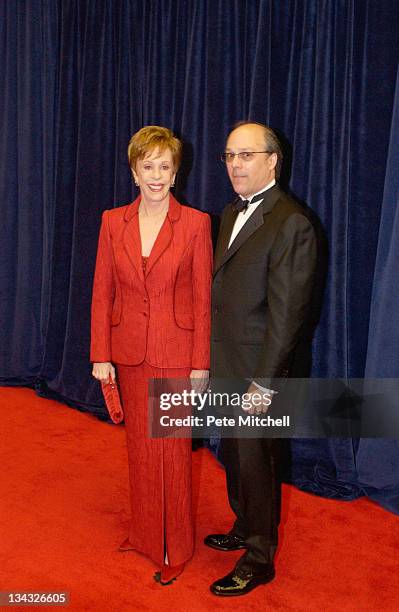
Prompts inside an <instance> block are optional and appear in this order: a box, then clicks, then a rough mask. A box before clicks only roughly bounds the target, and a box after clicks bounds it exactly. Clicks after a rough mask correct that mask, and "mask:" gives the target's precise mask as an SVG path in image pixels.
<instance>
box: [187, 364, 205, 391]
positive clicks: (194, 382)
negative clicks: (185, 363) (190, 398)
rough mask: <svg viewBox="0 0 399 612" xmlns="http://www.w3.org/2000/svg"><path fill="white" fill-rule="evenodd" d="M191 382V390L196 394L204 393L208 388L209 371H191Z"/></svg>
mask: <svg viewBox="0 0 399 612" xmlns="http://www.w3.org/2000/svg"><path fill="white" fill-rule="evenodd" d="M190 380H191V388H192V389H193V390H194V391H195V392H196V393H203V392H204V391H206V389H207V387H208V382H209V370H191V372H190Z"/></svg>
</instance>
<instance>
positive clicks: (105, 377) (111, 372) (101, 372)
mask: <svg viewBox="0 0 399 612" xmlns="http://www.w3.org/2000/svg"><path fill="white" fill-rule="evenodd" d="M92 374H93V376H94V378H97V380H99V381H100V382H102V383H108V382H109V377H110V376H111V379H112V382H115V368H114V366H113V365H112V363H111V362H110V361H105V362H103V363H93V371H92Z"/></svg>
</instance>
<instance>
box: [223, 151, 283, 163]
mask: <svg viewBox="0 0 399 612" xmlns="http://www.w3.org/2000/svg"><path fill="white" fill-rule="evenodd" d="M258 153H268V154H269V155H271V153H270V151H241V152H240V153H230V152H226V153H222V154H221V156H220V159H221V160H222V162H225V163H226V164H231V163H232V162H233V160H234V158H235V156H236V155H237V157H238V159H240V160H241V161H243V162H249V161H252V160H253V158H254V155H257V154H258Z"/></svg>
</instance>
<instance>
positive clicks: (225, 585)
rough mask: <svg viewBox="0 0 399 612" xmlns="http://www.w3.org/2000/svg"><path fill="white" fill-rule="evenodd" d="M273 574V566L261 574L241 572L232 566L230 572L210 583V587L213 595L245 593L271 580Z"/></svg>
mask: <svg viewBox="0 0 399 612" xmlns="http://www.w3.org/2000/svg"><path fill="white" fill-rule="evenodd" d="M274 576H275V571H274V567H271V568H270V569H269V570H268V571H267V572H265V573H262V574H253V573H252V572H248V571H247V572H243V571H240V570H239V569H237V568H234V569H233V571H232V572H230V574H227V576H225V577H224V578H221V579H220V580H216V582H214V583H213V584H211V586H210V589H211V592H212V593H213V594H214V595H221V596H222V597H234V596H237V595H246V594H247V593H249V592H250V591H252V589H255V588H256V587H257V586H259V585H260V584H266V583H268V582H270V581H271V580H273V578H274Z"/></svg>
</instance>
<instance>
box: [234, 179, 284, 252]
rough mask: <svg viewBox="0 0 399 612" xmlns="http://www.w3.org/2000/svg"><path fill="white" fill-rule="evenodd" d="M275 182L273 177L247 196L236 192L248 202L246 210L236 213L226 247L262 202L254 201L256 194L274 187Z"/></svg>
mask: <svg viewBox="0 0 399 612" xmlns="http://www.w3.org/2000/svg"><path fill="white" fill-rule="evenodd" d="M275 184H276V180H275V179H273V180H272V181H271V182H270V183H269V184H268V185H266V187H264V188H263V189H261V190H260V191H257V192H256V193H254V194H252V195H251V196H250V197H249V198H244V197H243V196H242V195H240V194H238V195H239V196H240V198H241V200H243V201H245V200H248V202H249V204H248V208H247V210H242V211H241V212H239V213H238V215H237V219H236V222H235V223H234V227H233V231H232V232H231V236H230V241H229V246H228V247H227V248H228V249H229V248H230V247H231V245H232V243H233V240H234V239H235V237H236V236H237V234H238V233H239V231H240V230H241V229H242V228H243V227H244V225H245V223H246V222H247V221H248V219H249V218H250V216H251V215H252V214H253V213H254V211H255V209H256V208H258V206H259V204H260V203H261V202H262V200H259V201H258V202H256V196H257V195H259V194H260V193H263V192H264V191H267V190H268V189H271V188H272V187H274V185H275ZM253 200H255V202H253V203H252V201H253Z"/></svg>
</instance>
